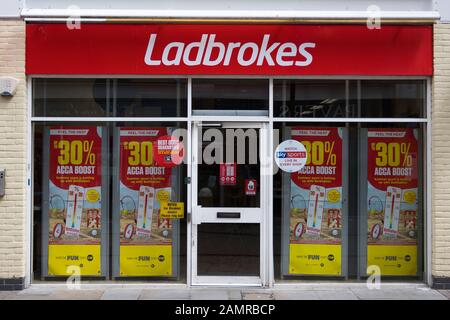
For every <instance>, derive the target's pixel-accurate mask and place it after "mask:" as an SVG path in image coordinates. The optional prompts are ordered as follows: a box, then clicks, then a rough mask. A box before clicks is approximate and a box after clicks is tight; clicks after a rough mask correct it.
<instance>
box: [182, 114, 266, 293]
mask: <svg viewBox="0 0 450 320" xmlns="http://www.w3.org/2000/svg"><path fill="white" fill-rule="evenodd" d="M192 137H193V149H192V150H193V163H192V177H193V179H192V205H193V206H192V219H191V223H192V284H193V285H238V286H239V285H249V286H263V285H265V283H266V279H265V276H266V273H267V272H266V263H267V253H266V251H267V250H266V247H267V245H266V242H267V241H266V239H267V232H266V228H265V226H266V223H265V221H266V216H267V204H266V201H267V199H268V198H269V195H268V183H267V181H268V175H267V167H268V166H267V164H268V162H267V158H268V157H267V155H268V148H267V146H268V143H267V141H268V138H267V129H266V126H265V125H264V124H262V123H241V122H240V123H237V122H216V123H210V122H195V123H194V124H193V135H192Z"/></svg>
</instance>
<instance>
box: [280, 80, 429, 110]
mask: <svg viewBox="0 0 450 320" xmlns="http://www.w3.org/2000/svg"><path fill="white" fill-rule="evenodd" d="M425 84H426V82H425V81H424V80H275V81H274V88H273V90H274V91H273V93H274V116H275V117H282V118H354V117H361V118H382V117H385V118H423V117H425V116H426V112H425V110H426V86H425Z"/></svg>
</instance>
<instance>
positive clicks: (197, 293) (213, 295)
mask: <svg viewBox="0 0 450 320" xmlns="http://www.w3.org/2000/svg"><path fill="white" fill-rule="evenodd" d="M228 299H230V297H229V295H228V290H226V289H222V290H209V289H208V290H205V289H192V290H191V300H228Z"/></svg>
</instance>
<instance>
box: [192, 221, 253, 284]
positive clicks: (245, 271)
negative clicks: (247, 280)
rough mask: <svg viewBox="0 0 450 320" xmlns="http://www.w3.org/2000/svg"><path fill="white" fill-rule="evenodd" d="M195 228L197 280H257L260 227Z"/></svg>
mask: <svg viewBox="0 0 450 320" xmlns="http://www.w3.org/2000/svg"><path fill="white" fill-rule="evenodd" d="M197 228H198V253H197V254H198V260H197V268H198V275H199V276H259V273H260V265H259V261H260V257H259V252H260V250H259V249H260V248H259V243H260V239H259V224H253V223H234V224H233V223H202V224H199V225H198V226H197Z"/></svg>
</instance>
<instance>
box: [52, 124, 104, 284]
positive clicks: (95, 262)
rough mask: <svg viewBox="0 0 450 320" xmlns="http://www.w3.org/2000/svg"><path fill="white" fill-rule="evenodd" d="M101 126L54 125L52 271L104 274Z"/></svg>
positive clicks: (67, 273)
mask: <svg viewBox="0 0 450 320" xmlns="http://www.w3.org/2000/svg"><path fill="white" fill-rule="evenodd" d="M101 157H102V128H101V127H96V126H90V127H70V126H59V127H51V128H50V150H49V159H50V160H49V161H50V163H49V233H48V236H49V241H48V242H49V246H48V274H49V275H53V276H65V275H71V274H73V271H74V269H73V267H74V266H75V267H79V270H80V273H81V275H85V276H86V275H89V276H98V275H101V264H100V261H101V256H100V240H101V227H102V225H101V222H102V221H101V217H102V212H101V209H102V206H101V201H102V199H101V198H102V191H101V184H102V159H101Z"/></svg>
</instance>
